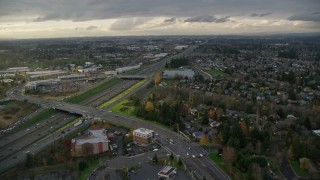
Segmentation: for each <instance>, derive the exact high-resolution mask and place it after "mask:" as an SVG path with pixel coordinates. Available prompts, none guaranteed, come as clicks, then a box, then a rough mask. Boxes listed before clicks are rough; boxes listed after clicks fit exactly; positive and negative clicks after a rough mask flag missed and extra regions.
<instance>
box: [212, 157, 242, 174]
mask: <svg viewBox="0 0 320 180" xmlns="http://www.w3.org/2000/svg"><path fill="white" fill-rule="evenodd" d="M209 157H210V159H211V160H212V161H214V163H215V164H216V165H218V166H219V167H220V169H222V170H223V171H224V172H225V173H226V174H228V175H229V176H230V174H229V173H228V171H227V165H226V164H225V163H224V162H223V158H222V157H221V156H219V155H218V154H217V153H210V154H209ZM232 170H233V172H234V173H237V174H238V175H239V176H240V178H241V179H246V174H245V173H243V172H241V171H240V170H239V169H238V168H236V167H234V166H232ZM230 177H231V179H235V177H233V176H230Z"/></svg>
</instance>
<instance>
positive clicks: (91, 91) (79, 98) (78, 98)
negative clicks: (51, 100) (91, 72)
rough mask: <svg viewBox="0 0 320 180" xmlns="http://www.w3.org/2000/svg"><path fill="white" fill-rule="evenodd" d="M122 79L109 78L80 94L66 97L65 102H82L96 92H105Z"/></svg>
mask: <svg viewBox="0 0 320 180" xmlns="http://www.w3.org/2000/svg"><path fill="white" fill-rule="evenodd" d="M120 81H121V80H120V79H119V78H112V79H111V80H109V81H107V82H105V83H103V84H101V85H99V86H96V87H94V88H92V89H89V90H87V91H85V92H84V93H82V94H79V95H76V96H73V97H70V98H68V99H66V100H65V102H68V103H80V102H81V101H84V100H86V99H88V98H89V97H90V96H92V95H94V94H99V93H101V92H103V91H104V90H106V89H107V88H110V87H112V86H114V85H115V84H117V83H119V82H120Z"/></svg>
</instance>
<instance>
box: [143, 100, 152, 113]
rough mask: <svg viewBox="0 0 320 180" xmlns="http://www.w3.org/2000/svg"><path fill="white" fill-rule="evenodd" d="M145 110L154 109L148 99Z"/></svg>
mask: <svg viewBox="0 0 320 180" xmlns="http://www.w3.org/2000/svg"><path fill="white" fill-rule="evenodd" d="M145 109H146V111H147V112H150V111H152V110H154V106H153V103H152V102H151V101H148V102H147V104H146V108H145Z"/></svg>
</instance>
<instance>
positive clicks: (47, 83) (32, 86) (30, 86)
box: [25, 79, 60, 91]
mask: <svg viewBox="0 0 320 180" xmlns="http://www.w3.org/2000/svg"><path fill="white" fill-rule="evenodd" d="M59 84H60V79H47V80H39V81H30V82H28V83H27V84H26V86H25V89H26V90H29V91H32V90H38V89H39V88H40V87H50V88H51V87H52V86H57V85H59Z"/></svg>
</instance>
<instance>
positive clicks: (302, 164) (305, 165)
mask: <svg viewBox="0 0 320 180" xmlns="http://www.w3.org/2000/svg"><path fill="white" fill-rule="evenodd" d="M309 165H310V159H308V158H306V157H303V158H300V169H301V170H304V171H307V170H308V169H309Z"/></svg>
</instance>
